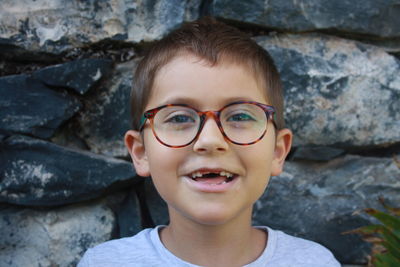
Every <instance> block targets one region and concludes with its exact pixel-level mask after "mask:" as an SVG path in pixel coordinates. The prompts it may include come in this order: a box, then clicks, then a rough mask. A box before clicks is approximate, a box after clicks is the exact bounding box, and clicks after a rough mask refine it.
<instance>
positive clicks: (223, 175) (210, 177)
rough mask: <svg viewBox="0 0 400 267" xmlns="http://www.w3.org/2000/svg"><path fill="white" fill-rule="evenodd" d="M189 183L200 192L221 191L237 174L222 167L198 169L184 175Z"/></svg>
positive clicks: (228, 186) (226, 188)
mask: <svg viewBox="0 0 400 267" xmlns="http://www.w3.org/2000/svg"><path fill="white" fill-rule="evenodd" d="M186 177H187V178H189V179H188V180H190V182H191V184H192V185H193V186H194V187H195V188H196V189H198V190H200V191H202V192H210V193H211V192H215V193H217V192H223V191H226V190H228V189H229V188H230V187H231V185H233V181H235V180H236V178H237V177H238V175H237V174H235V173H233V172H230V171H227V170H222V169H214V170H211V169H200V170H196V171H194V172H192V173H190V174H188V175H186Z"/></svg>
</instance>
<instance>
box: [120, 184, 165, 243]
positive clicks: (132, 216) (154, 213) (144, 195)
mask: <svg viewBox="0 0 400 267" xmlns="http://www.w3.org/2000/svg"><path fill="white" fill-rule="evenodd" d="M140 179H145V180H144V181H142V182H143V183H142V184H140V185H139V184H138V185H139V186H138V185H136V186H135V188H132V190H131V191H130V192H129V193H128V195H127V197H126V199H125V200H124V202H123V203H122V205H121V207H120V209H119V210H118V225H119V231H120V236H121V237H126V236H132V235H135V234H136V233H138V232H139V231H141V230H142V228H148V227H154V226H155V225H166V224H168V223H169V216H168V210H167V205H166V203H165V202H164V200H162V199H161V197H160V195H159V194H158V193H157V191H156V190H155V188H154V185H153V183H152V182H151V181H150V178H140ZM140 206H141V208H139V207H140ZM146 212H147V213H146ZM139 214H140V218H141V220H139V219H138V217H139ZM149 216H150V217H149Z"/></svg>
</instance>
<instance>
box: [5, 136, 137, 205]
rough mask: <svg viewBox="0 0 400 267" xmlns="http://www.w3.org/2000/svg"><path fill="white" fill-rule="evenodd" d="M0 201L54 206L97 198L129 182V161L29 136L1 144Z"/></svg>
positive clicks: (10, 139)
mask: <svg viewBox="0 0 400 267" xmlns="http://www.w3.org/2000/svg"><path fill="white" fill-rule="evenodd" d="M0 145H1V149H0V177H2V180H1V182H0V202H8V203H13V204H20V205H27V206H32V205H33V206H39V205H41V206H55V205H61V204H66V203H73V202H78V201H83V200H88V199H93V198H95V197H98V196H99V195H101V194H102V193H104V191H105V190H106V189H109V188H110V187H114V188H122V187H124V186H126V185H127V184H132V183H134V182H135V181H136V180H135V179H134V176H135V172H134V170H133V167H132V164H131V163H129V162H126V161H123V160H118V159H114V158H107V157H104V156H99V155H97V154H93V153H89V152H83V151H77V150H72V149H67V148H63V147H61V146H58V145H55V144H52V143H50V142H45V141H41V140H37V139H33V138H30V137H24V136H11V137H9V138H7V139H6V140H5V141H3V143H1V144H0Z"/></svg>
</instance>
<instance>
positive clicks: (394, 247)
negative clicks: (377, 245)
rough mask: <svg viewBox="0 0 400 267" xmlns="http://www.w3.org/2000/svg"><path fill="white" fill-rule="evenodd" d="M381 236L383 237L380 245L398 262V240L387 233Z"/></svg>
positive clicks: (399, 256) (399, 246)
mask: <svg viewBox="0 0 400 267" xmlns="http://www.w3.org/2000/svg"><path fill="white" fill-rule="evenodd" d="M382 235H383V237H384V242H383V243H382V245H383V246H384V247H385V248H387V249H388V251H389V252H390V253H391V254H392V255H393V256H394V257H396V258H397V259H399V260H400V240H398V239H397V238H396V237H395V236H394V235H392V234H391V233H390V232H387V231H385V232H384V233H382Z"/></svg>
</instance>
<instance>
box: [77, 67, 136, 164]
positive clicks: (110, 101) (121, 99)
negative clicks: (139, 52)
mask: <svg viewBox="0 0 400 267" xmlns="http://www.w3.org/2000/svg"><path fill="white" fill-rule="evenodd" d="M135 67H136V61H134V60H133V61H130V62H126V63H123V64H120V65H118V66H117V67H116V70H115V72H114V73H113V75H112V79H110V81H109V82H108V83H106V84H104V86H102V87H101V88H99V89H98V90H97V91H96V93H95V94H94V95H93V97H92V98H91V99H89V100H88V101H87V104H86V106H85V109H83V110H82V112H80V115H79V116H78V121H79V125H80V128H81V129H82V130H81V131H79V132H78V135H79V136H80V137H81V138H82V139H84V140H85V142H86V144H87V145H88V146H89V147H90V150H91V151H93V152H95V153H101V154H105V155H108V156H114V157H123V156H127V155H128V151H127V149H126V147H125V145H124V134H125V132H126V131H127V130H129V129H130V128H131V126H130V125H131V123H130V104H129V97H130V93H131V87H132V75H133V71H134V69H135Z"/></svg>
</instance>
